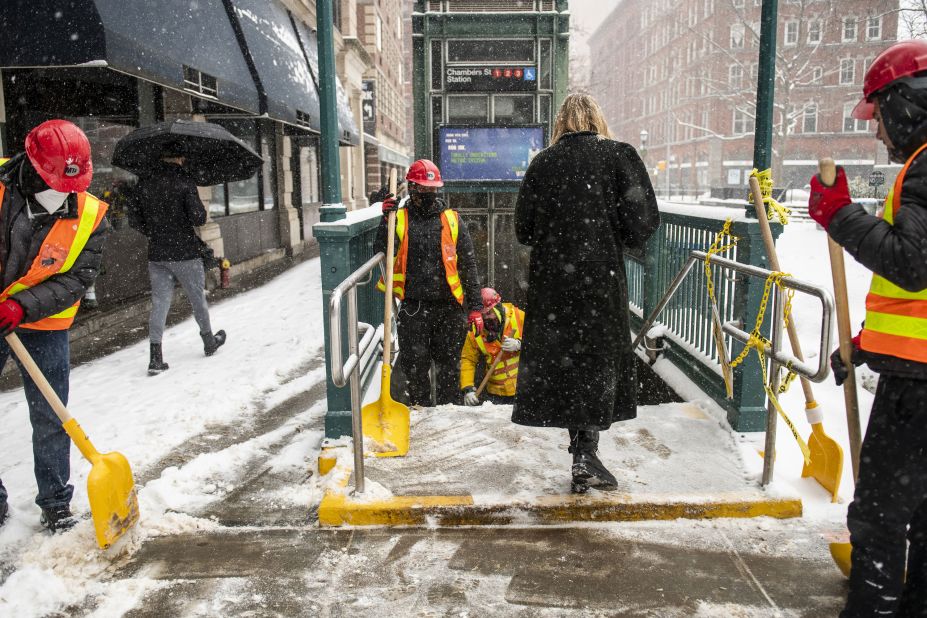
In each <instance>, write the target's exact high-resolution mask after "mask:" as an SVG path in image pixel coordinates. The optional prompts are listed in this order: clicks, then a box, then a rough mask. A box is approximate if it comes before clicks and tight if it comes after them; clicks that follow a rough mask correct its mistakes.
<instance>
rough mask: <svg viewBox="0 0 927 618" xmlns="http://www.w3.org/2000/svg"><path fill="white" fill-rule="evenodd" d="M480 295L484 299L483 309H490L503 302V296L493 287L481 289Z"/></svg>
mask: <svg viewBox="0 0 927 618" xmlns="http://www.w3.org/2000/svg"><path fill="white" fill-rule="evenodd" d="M480 297H481V298H482V300H483V311H489V310H490V309H492V308H493V307H495V306H496V305H498V304H499V303H501V302H502V296H500V295H499V292H497V291H495V290H494V289H492V288H483V289H482V290H480Z"/></svg>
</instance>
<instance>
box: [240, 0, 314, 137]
mask: <svg viewBox="0 0 927 618" xmlns="http://www.w3.org/2000/svg"><path fill="white" fill-rule="evenodd" d="M232 6H233V7H234V9H235V16H236V18H237V19H238V22H239V24H241V30H242V33H243V35H244V38H245V45H246V46H247V48H248V51H249V53H250V54H251V58H252V59H253V60H254V65H255V68H256V69H257V74H258V78H259V79H260V87H261V88H262V89H263V91H264V94H265V95H266V101H267V109H266V113H267V115H268V116H270V117H271V118H274V119H276V120H282V121H284V122H288V123H290V124H295V125H300V126H303V127H306V128H311V129H313V130H315V131H318V130H319V128H320V127H321V118H320V113H319V95H318V92H317V90H316V87H315V83H314V82H313V81H312V77H311V76H310V74H309V67H308V66H306V58H305V56H304V55H303V50H302V48H301V47H300V44H299V39H298V38H297V37H296V32H295V31H294V30H293V22H292V21H290V16H289V13H287V12H286V9H284V8H283V6H281V5H280V4H279V3H278V2H276V1H275V0H232Z"/></svg>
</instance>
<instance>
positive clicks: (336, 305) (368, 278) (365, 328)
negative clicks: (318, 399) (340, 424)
mask: <svg viewBox="0 0 927 618" xmlns="http://www.w3.org/2000/svg"><path fill="white" fill-rule="evenodd" d="M383 262H384V254H383V253H382V252H381V253H377V254H376V255H375V256H373V257H372V258H370V259H369V260H367V262H366V263H364V265H363V266H361V267H360V268H358V269H357V270H355V271H354V272H353V273H351V274H350V275H348V277H347V279H345V280H344V281H342V282H341V284H340V285H338V287H336V288H335V289H334V290H332V295H331V299H330V300H329V303H328V324H329V336H330V338H331V346H330V349H331V354H330V356H331V367H332V382H334V383H335V386H337V387H339V388H341V387H343V386H345V385H346V384H348V383H350V384H351V433H352V435H353V436H354V438H353V440H352V442H353V443H354V444H353V446H354V492H355V493H356V494H362V493H364V428H363V425H362V422H361V387H360V369H361V364H362V361H363V359H364V358H365V357H366V356H367V355H368V354H373V353H375V352H376V350H377V347H378V346H379V345H380V342H381V341H382V340H383V331H381V330H380V329H378V328H376V327H375V326H373V325H371V324H367V323H365V322H358V319H357V286H359V285H367V284H369V283H371V282H372V281H373V270H374V269H375V268H376V267H377V266H380V267H381V268H382V266H383ZM345 296H347V299H348V316H347V321H348V324H347V326H348V358H347V360H344V359H343V358H342V356H343V354H342V352H341V346H342V340H341V334H342V331H343V326H344V324H343V322H342V320H341V301H342V299H343V298H344V297H345ZM383 327H384V328H391V327H392V326H391V325H384V326H383ZM359 333H363V335H362V336H361V338H360V340H358V334H359Z"/></svg>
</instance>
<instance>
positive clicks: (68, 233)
mask: <svg viewBox="0 0 927 618" xmlns="http://www.w3.org/2000/svg"><path fill="white" fill-rule="evenodd" d="M5 195H6V186H5V185H3V183H0V208H2V205H3V199H4V197H5ZM106 208H107V206H106V203H104V202H101V201H100V200H98V199H97V198H95V197H94V196H92V195H90V194H89V193H78V194H77V219H58V220H57V221H55V223H54V224H53V225H52V227H51V230H50V231H49V232H48V235H47V236H46V237H45V240H44V241H43V242H42V246H41V247H40V248H39V252H38V255H36V256H35V259H34V260H33V261H32V265H31V266H30V267H29V270H28V271H26V273H25V274H24V275H23V276H22V277H20V278H19V279H17V280H16V281H14V282H13V283H11V284H10V285H9V286H8V287H7V288H6V289H5V290H3V292H2V293H0V300H6V299H7V298H9V297H10V296H13V295H14V294H17V293H19V292H22V291H23V290H27V289H29V288H31V287H33V286H35V285H38V284H39V283H42V282H43V281H45V280H46V279H48V278H50V277H52V276H53V275H56V274H59V273H64V272H67V271H69V270H71V268H72V267H73V266H74V262H76V261H77V258H78V256H79V255H80V253H81V251H83V250H84V247H85V246H87V241H88V240H89V239H90V235H91V234H93V231H94V230H96V229H97V227H98V226H99V225H100V221H102V220H103V217H104V215H105V214H106ZM78 307H80V300H78V301H77V302H75V303H74V304H73V305H71V306H70V307H68V308H66V309H64V310H63V311H59V312H58V313H56V314H54V315H50V316H48V317H45V318H42V319H41V320H37V321H35V322H29V323H27V324H21V325H20V327H21V328H28V329H32V330H67V329H68V328H70V327H71V324H73V323H74V316H76V315H77V309H78Z"/></svg>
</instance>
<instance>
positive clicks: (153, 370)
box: [148, 343, 170, 376]
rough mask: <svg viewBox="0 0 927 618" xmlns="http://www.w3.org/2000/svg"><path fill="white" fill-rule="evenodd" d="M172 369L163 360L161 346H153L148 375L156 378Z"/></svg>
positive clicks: (154, 344) (158, 344)
mask: <svg viewBox="0 0 927 618" xmlns="http://www.w3.org/2000/svg"><path fill="white" fill-rule="evenodd" d="M168 369H170V367H169V366H168V364H167V363H165V362H164V360H163V359H162V358H161V344H160V343H152V344H151V360H150V361H149V362H148V375H150V376H155V375H158V374H159V373H161V372H162V371H167V370H168Z"/></svg>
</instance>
